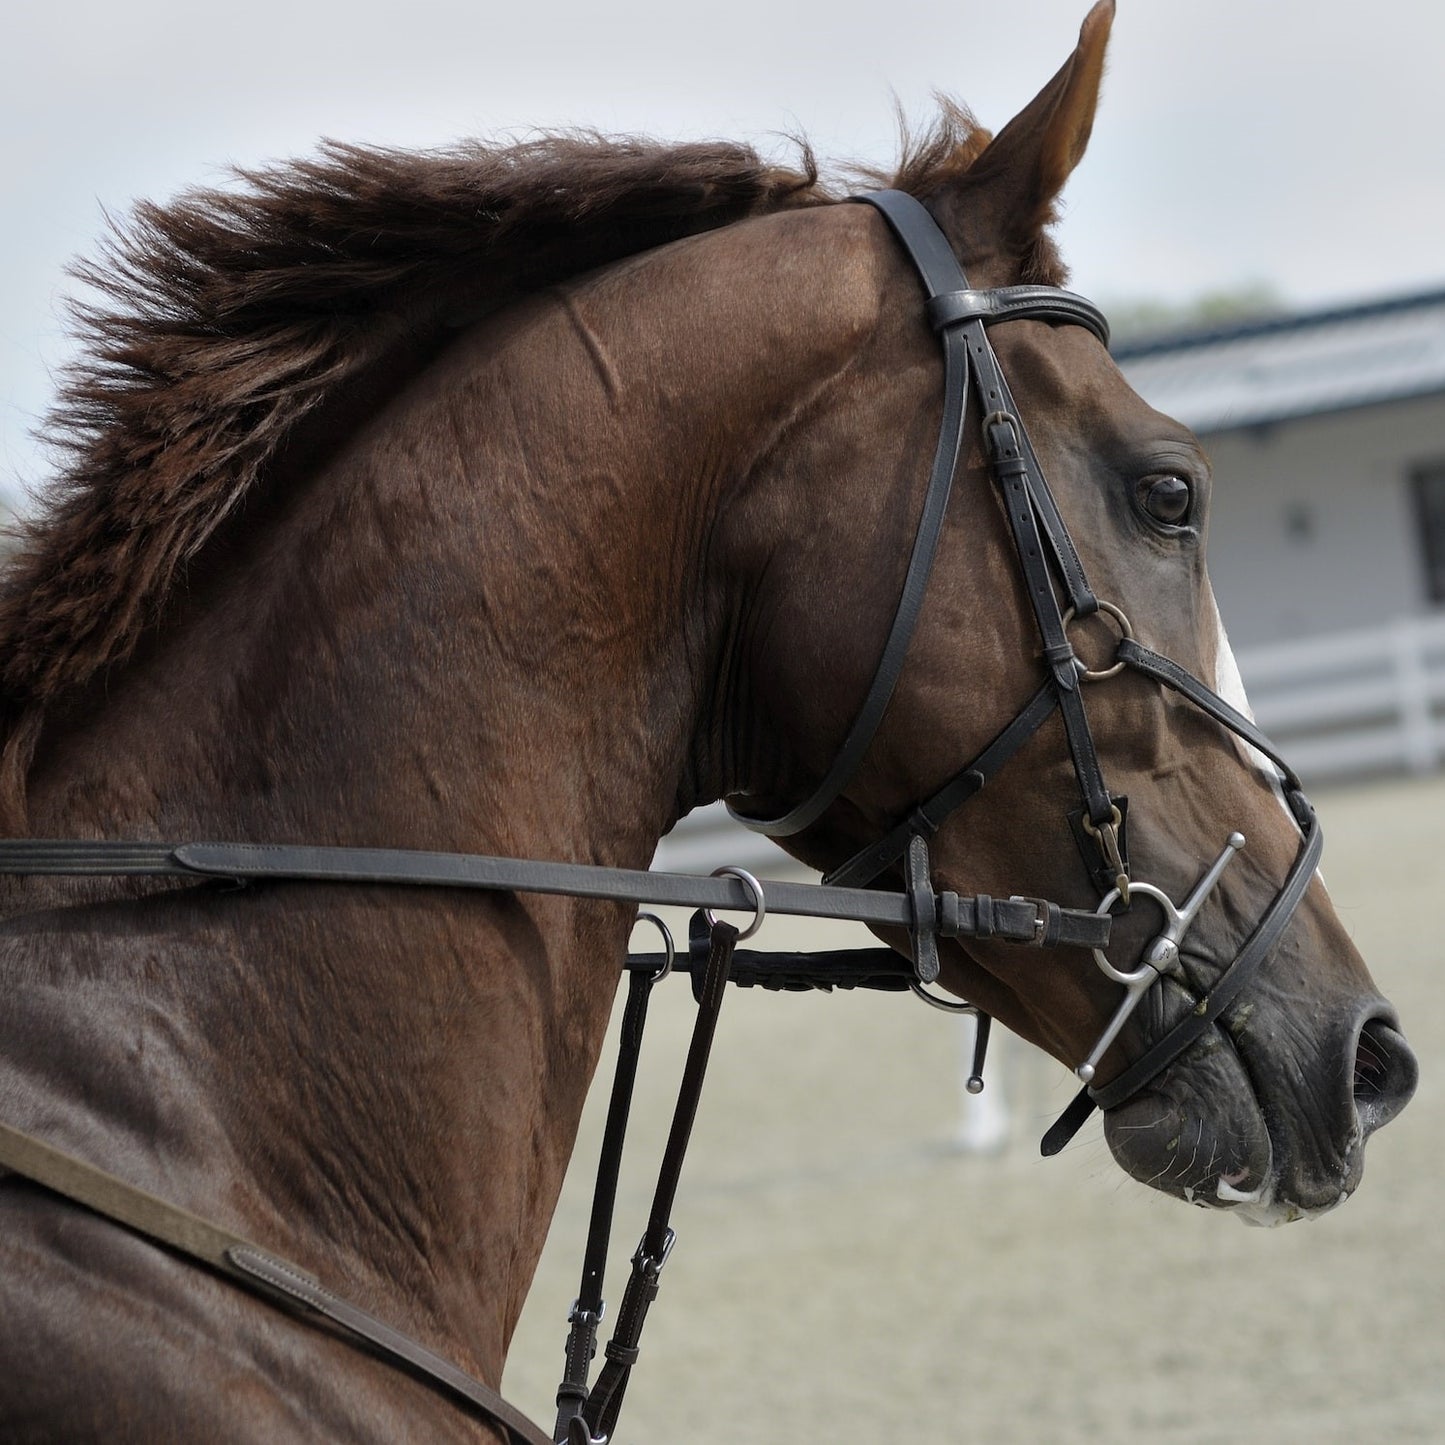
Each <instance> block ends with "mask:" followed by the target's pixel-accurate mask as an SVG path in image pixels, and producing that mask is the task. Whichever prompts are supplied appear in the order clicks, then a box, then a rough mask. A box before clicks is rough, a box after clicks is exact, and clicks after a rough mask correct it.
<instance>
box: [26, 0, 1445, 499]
mask: <svg viewBox="0 0 1445 1445" xmlns="http://www.w3.org/2000/svg"><path fill="white" fill-rule="evenodd" d="M1086 9H1087V4H1086V3H1085V0H987V3H984V0H932V3H923V0H872V3H870V4H863V3H860V0H826V3H824V0H792V3H789V0H737V3H733V4H725V3H710V4H708V5H706V6H702V5H694V4H691V3H688V0H673V3H664V0H600V3H593V4H588V5H582V4H579V3H577V0H555V3H549V0H520V3H508V4H506V5H500V4H496V3H493V0H472V3H461V0H410V3H408V4H406V5H405V6H402V5H389V6H388V5H381V4H377V3H375V0H347V3H346V4H340V3H324V4H323V3H316V0H246V3H244V4H239V5H230V6H227V7H225V10H224V12H222V11H220V10H215V11H213V10H212V8H211V7H210V6H208V5H206V4H204V3H201V4H196V3H190V4H186V5H180V4H174V3H171V4H167V3H160V0H64V3H59V4H56V3H49V4H47V3H37V0H29V3H26V4H24V5H23V6H21V5H18V4H17V5H15V6H13V7H12V8H11V11H10V15H9V18H8V19H7V22H6V27H5V29H6V33H5V45H4V51H3V59H0V66H3V70H0V74H3V82H4V83H3V85H0V117H3V123H4V135H5V138H6V145H5V153H4V157H3V161H0V205H3V211H0V218H3V224H0V487H9V488H12V489H13V487H14V484H15V482H16V481H17V479H18V480H19V481H21V482H24V481H34V480H38V479H41V478H43V476H44V473H45V465H44V462H43V460H42V458H41V455H40V453H39V452H38V451H37V450H36V449H35V447H34V446H33V444H32V442H31V441H30V438H29V435H28V433H29V432H30V430H31V429H32V428H33V426H34V425H35V421H36V417H37V416H38V414H39V413H41V412H42V411H43V410H44V409H45V407H46V405H47V403H48V400H49V396H50V392H51V389H52V381H51V378H52V375H53V372H54V369H55V367H56V366H57V364H58V363H60V362H61V361H62V360H63V359H64V357H65V355H66V346H65V341H64V324H63V313H62V302H63V298H64V297H65V295H66V294H67V291H68V283H67V282H66V280H65V277H64V275H63V271H64V266H65V263H66V261H67V259H68V258H70V257H71V256H73V255H76V254H78V253H87V252H91V251H93V250H94V248H95V244H96V239H97V237H98V236H99V235H100V233H101V231H102V229H103V225H104V221H103V215H102V211H103V210H105V211H109V212H112V213H117V214H123V213H124V212H125V210H126V209H127V208H128V207H129V205H130V204H131V203H132V201H133V200H135V199H136V198H138V197H152V198H163V197H166V196H168V195H172V194H174V193H175V192H176V191H177V190H179V189H181V188H183V187H185V186H187V185H190V184H195V183H198V182H207V183H214V182H216V181H218V180H220V179H221V178H222V177H223V176H224V173H225V168H226V167H227V166H228V165H229V164H233V163H239V164H253V163H256V162H259V161H264V160H271V159H277V158H282V157H286V156H290V155H296V154H300V153H304V152H305V151H307V150H308V149H309V148H310V147H311V146H312V144H313V143H314V141H315V139H316V138H317V137H318V136H322V135H327V136H335V137H339V138H344V139H348V140H361V141H372V142H379V143H385V144H401V145H415V146H428V145H437V144H443V143H446V142H447V141H450V140H453V139H456V138H457V137H460V136H474V135H502V134H506V133H507V132H513V133H516V132H524V131H525V130H526V129H527V128H531V127H551V126H559V125H569V124H581V125H593V126H597V127H600V128H602V129H605V130H611V131H629V132H647V133H650V134H654V135H658V136H663V137H668V138H684V139H685V138H696V137H703V136H713V135H725V136H731V137H739V138H747V139H753V140H761V141H763V142H764V143H767V144H771V141H770V140H769V137H770V136H771V135H773V134H774V133H777V132H780V131H792V130H796V129H798V128H802V129H803V130H805V131H806V132H807V133H808V135H809V136H810V137H811V138H812V139H813V141H814V143H815V145H816V147H817V148H818V150H819V151H820V152H821V153H822V154H823V155H825V156H828V155H832V156H837V157H846V158H863V159H872V160H879V159H884V158H886V157H888V156H889V155H891V154H892V151H893V141H894V126H893V117H892V108H893V96H894V95H895V94H896V95H897V97H898V99H899V100H900V101H901V102H902V104H903V106H904V107H905V109H906V110H907V111H908V112H909V113H910V114H911V115H913V116H924V115H926V114H927V113H928V111H929V108H930V99H929V97H930V94H931V92H932V91H933V90H934V89H943V90H947V91H949V92H951V93H953V94H954V95H957V96H958V97H960V98H961V99H963V100H965V101H966V102H967V103H968V104H970V105H971V106H972V107H973V109H974V110H975V112H976V113H977V114H978V116H979V118H980V120H981V121H983V122H984V123H985V124H987V125H989V126H990V127H992V128H995V129H996V128H997V127H998V126H999V125H1001V124H1002V123H1003V122H1004V121H1006V120H1007V119H1008V118H1009V117H1010V116H1011V115H1013V114H1014V112H1015V111H1017V110H1018V109H1019V108H1020V107H1021V106H1022V105H1023V104H1024V103H1025V102H1026V101H1027V100H1028V99H1029V98H1030V97H1031V96H1032V95H1033V94H1034V93H1035V91H1037V90H1038V88H1039V87H1040V86H1041V85H1042V84H1043V83H1044V82H1045V81H1046V80H1047V79H1048V77H1049V76H1050V75H1051V74H1052V73H1053V72H1054V70H1055V69H1056V68H1057V67H1058V65H1059V64H1060V63H1061V62H1062V60H1063V59H1064V57H1065V56H1066V55H1067V54H1068V52H1069V50H1070V49H1071V48H1072V46H1073V43H1074V38H1075V36H1076V34H1077V30H1078V24H1079V21H1080V20H1081V19H1082V17H1083V15H1084V13H1085V11H1086ZM1442 137H1445V6H1441V5H1440V4H1439V3H1438V0H1371V3H1368V4H1364V3H1359V0H1119V16H1118V20H1117V22H1116V24H1115V29H1114V40H1113V45H1112V48H1111V65H1110V71H1109V75H1108V77H1107V79H1106V82H1105V88H1104V98H1103V103H1102V107H1101V112H1100V117H1099V122H1098V124H1097V125H1096V127H1095V130H1094V138H1093V141H1092V143H1091V146H1090V151H1089V155H1088V157H1087V158H1086V159H1085V161H1084V163H1083V165H1082V166H1081V167H1080V168H1079V170H1078V171H1077V172H1076V173H1075V177H1074V180H1073V182H1072V183H1071V185H1070V188H1069V191H1068V193H1067V202H1068V204H1067V213H1066V217H1065V220H1064V223H1063V225H1062V227H1061V229H1060V239H1061V241H1062V244H1063V247H1064V251H1065V255H1066V257H1067V258H1068V260H1069V261H1070V262H1071V263H1072V265H1073V269H1074V282H1075V284H1076V286H1077V287H1078V289H1080V290H1082V291H1084V292H1086V293H1089V294H1092V295H1094V296H1095V297H1096V298H1097V299H1099V300H1101V301H1105V302H1107V301H1109V300H1111V299H1113V300H1119V299H1140V298H1159V299H1163V300H1183V299H1187V298H1189V297H1192V296H1195V295H1197V294H1199V293H1200V292H1202V291H1206V290H1211V289H1217V288H1221V287H1228V286H1233V285H1238V284H1242V283H1249V282H1254V281H1266V282H1270V283H1273V284H1274V285H1276V286H1277V287H1278V288H1279V289H1280V290H1281V291H1282V292H1283V294H1284V295H1285V296H1286V297H1287V298H1288V299H1289V300H1291V301H1293V302H1297V303H1299V304H1301V305H1309V304H1316V303H1320V302H1325V301H1334V300H1346V299H1356V298H1367V297H1375V296H1380V295H1386V294H1392V293H1398V292H1402V291H1409V290H1415V289H1424V288H1427V287H1434V286H1439V285H1445V247H1442V243H1441V237H1442V233H1445V184H1442V181H1445V174H1442V172H1445V165H1442V157H1445V139H1442Z"/></svg>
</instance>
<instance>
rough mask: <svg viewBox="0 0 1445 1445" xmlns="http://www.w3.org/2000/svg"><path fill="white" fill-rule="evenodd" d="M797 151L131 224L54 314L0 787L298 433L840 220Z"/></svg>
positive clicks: (933, 146) (311, 191)
mask: <svg viewBox="0 0 1445 1445" xmlns="http://www.w3.org/2000/svg"><path fill="white" fill-rule="evenodd" d="M988 139H989V136H988V133H987V132H986V131H983V130H980V129H979V128H978V127H977V126H976V125H975V124H974V123H973V120H972V118H971V117H970V116H969V115H968V113H967V112H966V111H965V110H963V109H962V108H961V107H958V106H956V105H953V104H951V103H947V102H946V103H944V105H943V106H942V109H941V112H940V115H939V116H938V118H937V119H936V120H935V121H934V123H933V124H932V126H931V127H930V128H929V129H928V130H927V131H926V132H924V133H923V134H922V135H921V136H918V137H916V138H913V139H910V138H909V137H908V135H907V133H906V131H905V135H904V147H903V155H902V158H901V160H900V162H899V164H898V167H897V170H896V171H895V173H894V174H893V175H892V176H890V177H886V178H885V177H882V176H879V175H877V174H876V173H867V172H861V171H854V172H853V173H852V174H853V176H854V177H858V176H862V177H864V178H865V179H867V180H868V181H870V182H872V183H877V182H878V181H880V180H884V181H885V183H888V184H894V185H898V186H900V187H902V188H905V189H908V190H910V191H912V192H913V193H915V194H919V195H926V194H927V193H928V192H929V191H930V190H931V189H933V188H935V187H936V186H937V185H939V184H941V183H942V182H943V181H944V180H945V179H947V178H949V176H950V175H955V174H957V173H958V172H959V171H960V170H961V169H966V168H967V166H968V164H971V162H972V160H973V159H974V158H976V156H977V155H978V154H979V153H980V152H981V151H982V150H983V148H984V146H985V145H986V144H987V142H988ZM797 146H798V152H799V155H798V162H797V164H796V165H795V166H794V167H793V168H789V167H784V166H778V165H774V164H770V163H769V162H767V161H765V160H764V159H763V158H762V157H761V156H760V155H759V154H758V152H757V151H756V150H755V149H754V148H752V147H750V146H747V145H741V144H732V143H726V142H710V143H703V144H687V145H663V144H659V143H655V142H651V141H644V140H635V139H613V138H606V137H602V136H599V135H595V134H592V133H578V132H571V133H566V134H559V135H546V136H542V137H540V138H536V139H530V140H526V141H523V142H521V143H518V144H512V145H506V146H488V145H485V144H481V143H471V144H465V145H461V146H457V147H454V148H450V149H446V150H440V151H432V152H408V151H399V150H389V149H379V148H368V147H359V146H351V145H343V144H338V143H334V142H330V143H325V144H323V145H322V147H321V149H320V150H319V152H318V154H317V155H316V156H314V157H313V158H310V159H306V160H301V161H296V162H292V163H290V164H286V165H281V166H277V167H274V168H268V169H262V170H249V171H239V172H237V179H238V180H239V182H240V184H239V186H236V187H232V188H228V189H216V190H196V191H190V192H187V193H185V194H183V195H182V196H181V197H180V198H179V199H178V200H176V201H174V202H173V203H171V204H169V205H165V206H162V205H154V204H142V205H141V206H139V207H138V208H137V210H136V211H135V214H134V216H133V217H132V218H131V220H130V222H129V224H128V225H125V226H121V227H115V228H114V229H113V232H112V235H111V237H110V239H109V241H108V242H107V243H106V244H105V247H104V249H103V251H102V253H101V257H100V259H99V260H98V261H96V262H91V263H81V264H77V265H76V266H75V267H74V268H73V274H74V275H75V276H77V277H78V278H79V279H80V281H81V282H83V283H84V284H85V285H86V286H87V287H89V288H91V289H92V290H93V292H94V293H95V294H96V296H97V297H98V300H96V301H93V302H90V303H86V304H81V303H77V304H75V305H74V307H73V308H72V309H73V314H74V319H75V324H76V329H77V331H78V333H79V338H80V340H81V342H82V348H83V350H82V359H81V360H80V361H78V362H77V363H76V364H75V365H73V366H72V367H71V368H70V369H69V370H68V371H67V372H66V373H65V375H64V377H63V379H62V385H61V389H60V392H59V396H58V400H57V403H56V406H55V408H54V410H53V412H52V413H51V415H50V417H49V419H48V422H47V426H46V428H45V430H44V432H43V433H42V435H43V436H44V437H45V439H46V440H47V441H49V442H50V443H51V444H52V446H53V447H54V449H55V450H56V453H57V456H58V460H59V462H60V467H59V471H58V474H57V476H56V477H55V479H54V480H53V482H52V483H51V484H50V485H49V487H48V488H47V489H46V493H45V495H44V496H43V497H42V498H41V499H40V505H39V508H38V510H37V512H36V514H35V515H34V516H33V517H32V518H31V519H29V520H28V521H26V522H24V523H22V524H21V525H20V527H19V532H18V535H19V546H18V548H17V551H16V553H15V556H14V557H13V559H12V561H11V562H10V564H9V566H8V568H7V569H6V573H5V575H4V579H3V582H0V659H3V661H0V728H3V729H5V730H6V731H8V732H9V733H10V737H9V742H8V743H7V745H6V750H5V767H4V770H3V771H4V773H5V775H6V778H7V780H8V781H9V782H11V783H15V782H17V781H18V779H19V778H21V777H23V774H24V773H25V771H27V770H28V757H19V756H16V753H17V745H18V748H19V751H21V752H24V753H27V754H28V751H29V748H30V747H31V746H33V741H34V738H35V737H36V736H38V731H39V718H40V716H41V715H42V714H43V713H44V712H45V710H46V709H48V708H49V707H50V706H51V705H52V704H54V702H55V700H56V699H57V698H59V697H61V696H62V695H67V694H72V693H75V692H77V691H78V690H79V689H81V688H82V687H84V686H85V685H86V684H88V683H90V682H92V681H94V680H95V679H96V678H97V676H98V675H99V674H101V673H102V672H104V671H105V670H106V669H109V668H113V667H115V666H117V665H119V664H121V663H123V662H124V661H125V660H126V659H127V658H128V657H129V656H130V655H131V654H132V653H133V652H134V650H135V648H136V646H137V643H138V642H139V641H140V639H141V638H142V637H143V636H144V634H145V633H146V631H147V629H148V628H151V627H153V626H155V625H156V623H157V621H158V620H159V619H161V618H162V616H163V615H164V613H165V611H166V607H167V603H168V600H169V599H170V598H171V597H172V594H173V592H174V590H175V584H176V579H177V578H178V576H179V575H180V574H181V573H182V571H183V569H185V568H186V567H187V566H188V565H190V564H191V563H192V562H193V560H194V559H195V558H196V557H197V555H198V554H199V553H200V552H201V551H202V550H203V549H204V548H205V547H206V545H207V543H208V542H209V541H211V540H212V539H213V538H215V537H216V535H217V533H218V531H220V530H222V529H223V524H225V523H226V522H227V520H228V519H231V518H234V517H235V516H236V515H237V514H238V510H239V509H240V508H241V506H242V504H243V503H244V502H245V501H246V500H247V498H248V497H250V496H252V495H254V494H255V493H256V491H257V490H258V487H259V486H260V485H261V484H262V483H263V482H264V481H265V480H266V478H267V476H268V473H270V472H273V471H274V470H275V469H276V468H275V465H274V464H275V463H276V461H277V458H278V454H279V453H280V452H281V450H282V448H283V444H284V443H285V442H286V441H287V439H288V437H290V436H291V435H292V434H293V433H294V432H295V429H296V427H297V424H298V423H299V422H300V421H301V420H302V419H303V418H304V417H306V416H307V415H308V414H309V413H311V412H312V411H313V410H315V409H316V408H317V407H318V406H319V405H321V404H322V403H323V402H326V401H327V400H329V399H332V398H334V397H336V396H337V394H338V392H339V391H340V389H341V388H342V387H343V386H344V385H345V384H346V383H347V382H348V381H350V380H353V379H355V378H356V377H358V376H359V375H360V374H362V373H363V371H364V370H365V369H366V368H368V367H369V366H371V365H372V364H373V363H375V362H377V361H378V360H379V359H381V358H382V356H383V355H384V354H385V353H386V352H387V350H388V348H390V347H393V346H395V345H397V344H398V342H399V341H400V340H402V339H414V338H416V337H418V336H425V335H426V334H428V333H430V334H432V335H440V334H441V333H442V331H443V329H444V328H445V327H446V326H447V325H448V323H449V322H453V321H454V320H455V319H456V317H457V315H458V313H459V310H460V312H461V314H464V315H466V316H468V317H470V316H476V315H482V314H485V313H486V312H487V311H489V310H495V309H496V308H498V307H501V306H503V305H505V304H507V303H508V302H509V301H512V300H514V299H516V298H518V297H520V296H522V295H524V294H527V293H530V292H534V291H536V290H539V289H541V288H543V287H546V286H548V285H552V284H555V283H557V282H559V281H562V280H564V279H566V278H567V277H569V276H573V275H577V274H580V273H581V272H584V271H586V270H589V269H592V268H594V267H597V266H600V265H603V264H605V263H607V262H609V261H614V260H617V259H620V258H621V257H624V256H627V255H631V254H635V253H637V252H640V251H644V250H647V249H650V248H652V247H655V246H658V245H661V244H663V243H665V242H667V241H671V240H674V239H676V238H679V237H682V236H686V235H689V234H694V233H698V232H702V231H708V230H713V229H717V228H719V227H723V226H727V225H729V224H731V223H733V222H735V221H738V220H741V219H743V218H746V217H750V216H757V215H764V214H769V213H772V212H777V211H782V210H787V209H790V208H796V207H803V206H815V205H822V204H829V203H832V202H833V201H836V200H837V199H839V197H840V194H841V193H840V192H839V191H837V190H835V189H834V187H833V185H831V184H830V183H829V182H827V181H825V180H824V179H822V178H821V177H820V174H819V169H818V166H817V164H816V162H815V160H814V158H813V155H812V152H811V150H810V149H809V148H808V146H807V144H806V142H803V141H799V142H798V143H797ZM22 720H24V721H26V722H27V723H28V724H29V725H28V726H26V727H24V728H20V727H17V724H18V723H19V722H20V721H22ZM22 734H24V735H26V736H28V738H29V740H30V741H29V743H28V744H27V743H23V742H20V737H21V735H22Z"/></svg>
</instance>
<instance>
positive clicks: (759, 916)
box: [702, 866, 768, 943]
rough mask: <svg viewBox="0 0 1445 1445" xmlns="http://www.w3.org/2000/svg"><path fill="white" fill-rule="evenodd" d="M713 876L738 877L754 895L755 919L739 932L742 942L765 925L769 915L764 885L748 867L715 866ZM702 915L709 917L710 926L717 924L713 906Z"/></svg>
mask: <svg viewBox="0 0 1445 1445" xmlns="http://www.w3.org/2000/svg"><path fill="white" fill-rule="evenodd" d="M712 876H713V877H714V878H736V879H737V880H738V881H739V882H740V883H741V884H742V885H743V887H744V888H746V889H747V890H748V892H749V893H751V894H752V895H753V910H754V917H753V921H752V922H751V923H750V924H748V926H747V927H746V928H745V929H743V931H742V932H741V933H739V934H738V942H739V943H741V942H742V941H743V940H744V939H745V938H751V937H752V936H753V934H755V933H756V932H757V931H758V929H760V928H761V927H762V926H763V919H765V918H766V917H767V916H768V900H767V898H766V896H765V895H764V893H763V885H762V884H761V883H759V882H758V880H757V879H756V878H754V877H753V875H752V874H751V873H749V872H748V870H747V869H746V868H733V867H731V866H729V867H725V868H714V869H713V870H712ZM702 916H703V917H704V918H706V919H707V921H708V924H709V925H710V926H715V925H716V924H717V915H716V914H715V913H714V912H713V911H712V909H711V908H708V909H705V910H704V911H703V915H702Z"/></svg>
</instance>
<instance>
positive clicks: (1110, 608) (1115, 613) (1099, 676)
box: [1064, 597, 1134, 682]
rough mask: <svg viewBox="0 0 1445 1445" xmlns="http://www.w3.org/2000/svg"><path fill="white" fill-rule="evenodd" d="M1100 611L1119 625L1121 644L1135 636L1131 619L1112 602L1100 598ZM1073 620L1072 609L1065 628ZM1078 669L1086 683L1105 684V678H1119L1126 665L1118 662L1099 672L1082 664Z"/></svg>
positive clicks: (1065, 621)
mask: <svg viewBox="0 0 1445 1445" xmlns="http://www.w3.org/2000/svg"><path fill="white" fill-rule="evenodd" d="M1099 611H1100V612H1107V613H1108V614H1109V616H1110V617H1112V618H1113V619H1114V621H1115V622H1117V623H1118V624H1119V640H1120V641H1121V642H1122V641H1123V640H1124V639H1125V638H1126V637H1129V638H1132V637H1133V636H1134V629H1133V628H1132V627H1130V626H1129V619H1128V618H1127V617H1125V616H1124V613H1123V611H1122V610H1121V609H1120V608H1118V607H1115V606H1114V604H1113V603H1112V602H1105V601H1104V599H1103V598H1102V597H1101V598H1099ZM1073 620H1074V609H1073V608H1072V607H1070V608H1069V609H1068V611H1066V612H1065V613H1064V626H1065V628H1067V627H1068V625H1069V623H1071V622H1072V621H1073ZM1078 667H1079V677H1080V679H1081V680H1082V681H1084V682H1103V681H1104V679H1105V678H1108V677H1117V676H1118V675H1119V673H1121V672H1123V670H1124V664H1123V663H1122V662H1116V663H1115V664H1114V665H1113V666H1112V667H1105V668H1101V669H1100V670H1099V671H1098V672H1093V671H1091V670H1090V669H1089V668H1087V667H1085V666H1084V665H1083V663H1082V662H1081V663H1079V664H1078Z"/></svg>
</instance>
